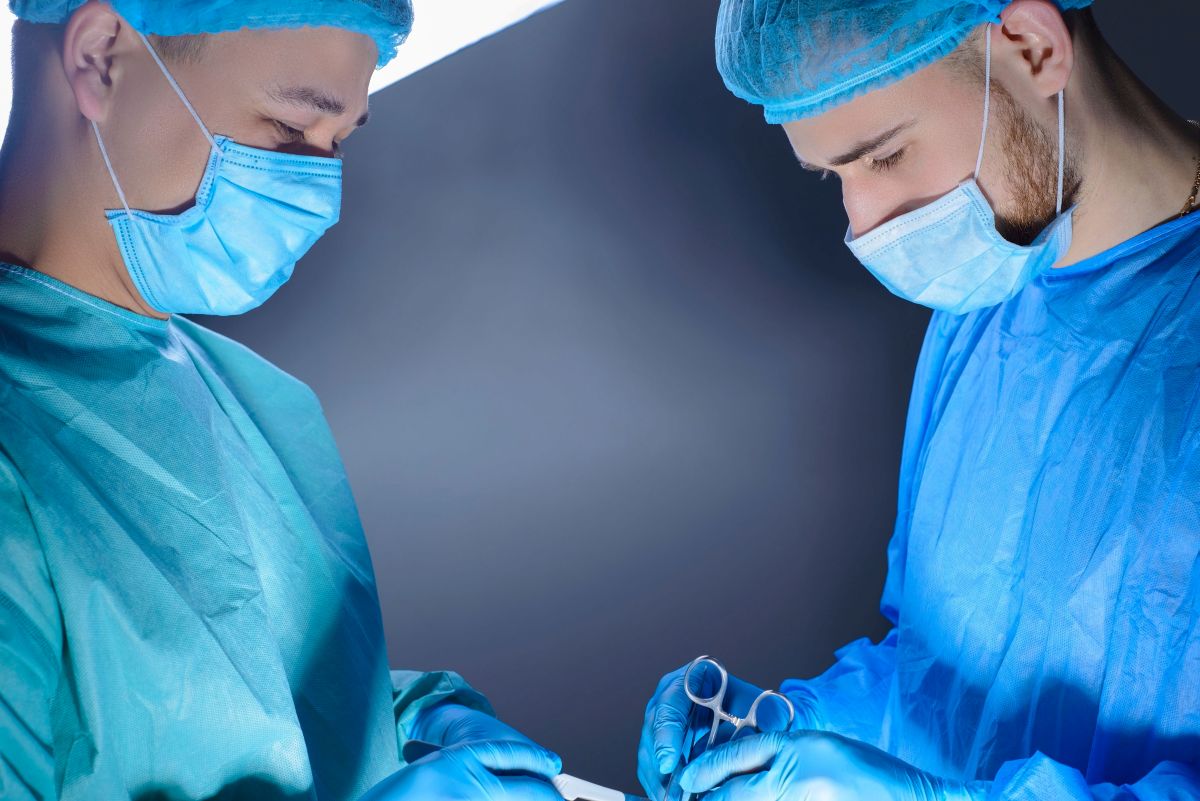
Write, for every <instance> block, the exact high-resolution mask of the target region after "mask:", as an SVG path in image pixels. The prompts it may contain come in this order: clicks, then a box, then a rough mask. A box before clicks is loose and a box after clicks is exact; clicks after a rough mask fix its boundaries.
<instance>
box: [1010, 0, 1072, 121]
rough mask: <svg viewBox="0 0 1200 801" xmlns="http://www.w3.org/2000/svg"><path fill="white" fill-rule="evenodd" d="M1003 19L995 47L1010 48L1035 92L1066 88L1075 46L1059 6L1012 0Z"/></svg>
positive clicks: (1048, 93)
mask: <svg viewBox="0 0 1200 801" xmlns="http://www.w3.org/2000/svg"><path fill="white" fill-rule="evenodd" d="M1000 20H1001V25H1000V35H999V37H998V38H997V39H995V40H993V47H997V46H999V47H1002V48H1004V49H1005V50H1007V51H1009V53H1010V54H1011V55H1012V56H1013V57H1014V60H1015V61H1016V63H1017V64H1018V66H1019V69H1020V71H1021V73H1022V74H1023V76H1024V77H1025V79H1026V80H1027V81H1028V82H1029V84H1030V85H1031V86H1032V88H1033V91H1034V92H1035V93H1036V94H1038V95H1039V96H1041V97H1043V98H1050V97H1053V96H1054V95H1056V94H1058V93H1059V92H1060V91H1062V90H1063V89H1065V88H1066V86H1067V81H1068V80H1069V79H1070V77H1071V70H1072V68H1073V67H1074V64H1075V48H1074V43H1073V42H1072V39H1071V31H1070V29H1069V28H1068V27H1067V24H1066V23H1065V22H1064V21H1063V17H1062V12H1060V11H1059V10H1058V6H1056V5H1055V4H1054V3H1053V2H1051V1H1050V0H1013V2H1012V3H1011V4H1010V5H1009V6H1008V7H1007V8H1005V9H1004V11H1003V12H1002V13H1001V15H1000Z"/></svg>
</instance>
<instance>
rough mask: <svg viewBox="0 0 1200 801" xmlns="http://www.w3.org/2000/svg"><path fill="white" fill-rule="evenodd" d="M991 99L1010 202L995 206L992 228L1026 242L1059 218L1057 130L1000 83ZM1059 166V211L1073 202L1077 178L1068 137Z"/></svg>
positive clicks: (1078, 182) (1078, 178)
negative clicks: (1043, 123) (1000, 137)
mask: <svg viewBox="0 0 1200 801" xmlns="http://www.w3.org/2000/svg"><path fill="white" fill-rule="evenodd" d="M992 99H993V102H994V105H995V108H996V112H997V116H998V118H999V122H1000V124H1001V128H1002V135H1003V140H1002V142H1003V150H1002V152H1003V153H1004V161H1005V178H1006V179H1007V181H1008V186H1009V193H1010V200H1009V202H1008V203H1007V204H1006V206H1005V207H1004V208H997V209H996V210H995V212H996V230H997V231H999V232H1000V235H1001V236H1003V237H1004V238H1005V239H1007V240H1008V241H1009V242H1012V243H1014V244H1017V245H1029V244H1031V243H1032V242H1033V240H1035V239H1037V237H1038V234H1040V233H1041V232H1042V231H1044V230H1045V229H1046V227H1047V226H1049V225H1050V223H1052V222H1053V221H1054V218H1055V217H1057V216H1058V213H1057V210H1056V208H1055V207H1056V202H1057V199H1058V197H1057V195H1058V132H1057V130H1055V131H1047V130H1046V129H1045V128H1044V127H1042V126H1041V125H1040V124H1038V122H1037V121H1036V120H1034V119H1033V118H1032V117H1031V116H1029V114H1028V113H1027V112H1026V111H1025V110H1024V109H1023V108H1021V107H1020V106H1019V105H1018V104H1017V102H1016V101H1015V100H1014V99H1013V97H1012V95H1010V94H1009V93H1008V92H1006V91H1005V90H1004V88H1003V87H1002V86H999V85H993V87H992ZM1067 143H1068V144H1067V148H1066V159H1065V164H1064V166H1063V209H1069V208H1070V207H1071V206H1072V205H1074V203H1075V200H1076V197H1077V196H1078V194H1079V187H1080V184H1081V180H1080V177H1079V171H1078V168H1077V166H1076V159H1075V158H1074V154H1073V149H1072V148H1071V147H1070V139H1068V140H1067Z"/></svg>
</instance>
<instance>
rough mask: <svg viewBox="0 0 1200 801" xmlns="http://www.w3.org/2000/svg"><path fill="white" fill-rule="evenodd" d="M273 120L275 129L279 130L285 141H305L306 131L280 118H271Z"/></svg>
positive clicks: (290, 142)
mask: <svg viewBox="0 0 1200 801" xmlns="http://www.w3.org/2000/svg"><path fill="white" fill-rule="evenodd" d="M271 122H272V123H273V124H274V125H275V130H276V131H278V132H279V135H280V136H281V137H283V140H284V141H285V142H288V143H289V144H292V143H298V142H303V141H304V131H302V130H300V129H299V128H294V127H292V126H291V125H288V124H287V123H286V122H282V121H280V120H271Z"/></svg>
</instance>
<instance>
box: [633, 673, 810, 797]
mask: <svg viewBox="0 0 1200 801" xmlns="http://www.w3.org/2000/svg"><path fill="white" fill-rule="evenodd" d="M689 664H691V663H689ZM686 670H687V665H684V666H683V667H681V668H679V670H676V671H674V672H672V673H668V674H667V675H666V676H663V678H662V681H660V682H659V683H658V689H657V690H655V692H654V695H653V697H651V699H650V703H648V704H647V705H646V716H645V718H644V719H643V720H642V738H641V742H640V743H639V744H638V780H639V781H640V782H641V783H642V788H643V789H644V790H645V791H646V794H647V795H648V796H650V798H662V797H663V794H664V793H665V791H666V787H667V784H669V783H670V780H671V773H672V771H674V770H675V766H676V765H678V764H679V759H680V757H681V756H682V754H683V747H684V742H685V740H686V742H687V743H688V744H689V747H690V745H691V744H692V743H694V742H696V740H697V738H699V737H706V738H707V737H708V734H709V731H710V728H711V726H712V718H711V717H710V716H709V715H708V713H707V712H705V713H704V714H702V715H699V716H697V718H696V719H695V721H696V723H695V727H694V728H693V730H692V731H691V732H690V733H685V732H684V729H685V728H687V723H688V715H689V714H690V713H691V711H692V706H693V704H692V701H691V700H690V699H689V698H688V696H687V693H686V692H685V691H684V687H683V676H684V673H685V671H686ZM700 670H701V671H703V668H701V669H700ZM697 680H699V682H700V683H701V684H702V686H696V681H697ZM718 686H719V678H718V676H717V674H716V673H715V672H714V671H705V672H700V673H699V675H697V673H693V686H692V691H693V692H695V693H697V694H698V695H701V696H711V695H714V694H715V693H716V691H717V687H718ZM761 693H762V690H761V689H759V688H758V687H755V686H754V685H753V684H750V683H749V682H745V681H742V680H741V679H739V678H736V677H734V676H730V677H729V685H728V686H727V687H726V689H725V710H726V711H727V712H729V713H731V714H734V715H737V716H739V717H744V716H745V715H746V713H747V712H749V711H750V705H751V704H753V703H754V699H756V698H758V696H759V695H760V694H761ZM796 713H797V723H803V720H802V718H801V710H799V709H797V710H796ZM780 728H782V726H781V727H780ZM732 731H733V729H732V728H731V727H729V726H722V727H721V730H720V731H719V732H718V738H717V742H722V741H724V740H725V739H728V737H729V735H730V734H731V733H732ZM745 736H748V735H746V734H742V735H740V736H739V738H738V739H741V738H742V737H745Z"/></svg>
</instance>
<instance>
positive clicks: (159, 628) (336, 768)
mask: <svg viewBox="0 0 1200 801" xmlns="http://www.w3.org/2000/svg"><path fill="white" fill-rule="evenodd" d="M443 701H455V702H458V703H463V704H466V705H468V706H473V707H476V708H481V709H486V701H485V700H484V699H483V698H482V696H479V695H478V694H477V693H475V692H474V691H473V690H471V689H470V687H468V686H467V685H465V684H464V683H463V682H462V681H461V679H459V678H458V677H457V676H455V675H454V674H451V673H417V672H407V671H395V672H390V671H389V670H388V666H387V654H386V649H385V645H384V637H383V628H382V625H381V618H380V609H379V602H378V598H377V594H376V585H375V576H374V573H373V570H372V566H371V560H370V557H369V554H368V552H367V547H366V543H365V540H364V537H363V532H362V530H361V527H360V523H359V519H358V515H357V512H356V510H355V505H354V500H353V498H352V497H351V494H350V488H349V486H348V485H347V481H346V475H345V472H344V471H343V468H342V464H341V461H340V459H339V457H338V454H337V451H336V449H335V447H334V443H333V439H332V437H331V435H330V431H329V429H328V427H327V425H326V422H325V419H324V417H323V415H322V413H321V408H320V406H319V404H318V403H317V400H316V398H315V397H314V395H313V394H312V392H311V391H310V390H309V389H308V388H307V387H305V386H304V385H303V384H301V383H300V382H299V381H297V380H296V379H294V378H292V377H291V376H288V375H286V374H285V373H283V372H282V371H280V370H278V369H276V368H274V367H272V366H271V365H270V364H268V363H267V362H265V361H264V360H262V359H261V358H259V357H258V356H256V355H255V354H253V353H251V352H250V351H249V350H247V349H246V348H244V347H241V346H240V345H237V344H236V343H234V342H231V341H229V340H228V339H225V338H223V337H221V336H219V335H217V334H214V333H212V332H210V331H207V330H205V329H204V328H202V327H200V326H199V325H196V324H194V323H192V322H189V321H188V320H185V319H183V318H179V317H174V318H171V319H170V320H168V321H158V320H153V319H149V318H146V317H142V316H138V315H135V314H131V313H130V312H127V311H125V310H123V309H120V308H117V307H115V306H112V305H110V304H108V303H105V302H104V301H102V300H99V299H97V298H95V297H92V296H89V295H86V294H84V293H82V292H79V291H77V290H75V289H73V288H71V287H69V286H67V285H65V284H62V283H59V282H58V281H55V280H54V279H52V278H48V277H46V276H44V275H41V274H39V273H37V272H33V271H30V270H26V269H22V268H19V267H13V266H9V265H0V798H3V799H5V801H22V800H23V799H55V798H57V799H62V800H63V801H100V800H101V799H103V801H116V799H136V800H138V801H150V799H156V800H157V799H164V800H165V799H187V800H188V801H191V800H192V799H209V798H220V799H222V800H223V801H225V800H227V799H254V800H255V801H272V799H297V800H299V799H308V800H310V801H317V799H319V801H342V800H343V799H345V800H346V801H349V800H350V799H357V798H358V797H359V796H361V795H362V793H363V792H364V791H365V790H366V789H367V788H368V787H370V786H371V785H373V784H374V783H376V782H377V781H379V780H380V779H383V778H384V777H385V776H387V775H388V774H389V773H391V772H393V771H395V770H397V769H398V768H399V767H400V766H401V756H400V748H401V747H402V745H403V743H404V741H405V739H406V736H407V733H408V732H409V731H411V728H410V727H411V726H412V723H413V721H414V720H415V718H416V717H417V716H418V715H419V713H420V710H422V709H424V708H427V707H429V706H431V705H433V704H436V703H440V702H443Z"/></svg>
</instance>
